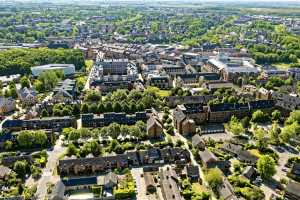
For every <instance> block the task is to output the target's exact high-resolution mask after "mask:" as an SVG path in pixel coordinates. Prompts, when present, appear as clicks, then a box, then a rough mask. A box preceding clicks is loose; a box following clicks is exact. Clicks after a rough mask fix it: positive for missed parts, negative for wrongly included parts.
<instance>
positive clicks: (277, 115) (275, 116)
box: [272, 110, 281, 121]
mask: <svg viewBox="0 0 300 200" xmlns="http://www.w3.org/2000/svg"><path fill="white" fill-rule="evenodd" d="M280 118H281V112H280V111H279V110H274V111H273V112H272V120H273V121H278V120H280Z"/></svg>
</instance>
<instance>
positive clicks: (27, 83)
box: [20, 76, 30, 88]
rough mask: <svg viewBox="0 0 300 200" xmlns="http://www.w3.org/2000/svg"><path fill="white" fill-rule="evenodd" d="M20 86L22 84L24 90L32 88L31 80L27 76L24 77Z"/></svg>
mask: <svg viewBox="0 0 300 200" xmlns="http://www.w3.org/2000/svg"><path fill="white" fill-rule="evenodd" d="M20 84H21V87H22V88H25V87H27V88H30V80H29V78H28V77H27V76H23V77H22V78H21V79H20Z"/></svg>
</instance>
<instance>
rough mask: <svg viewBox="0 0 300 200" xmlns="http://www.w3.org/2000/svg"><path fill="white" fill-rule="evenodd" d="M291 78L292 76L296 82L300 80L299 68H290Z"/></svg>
mask: <svg viewBox="0 0 300 200" xmlns="http://www.w3.org/2000/svg"><path fill="white" fill-rule="evenodd" d="M288 73H289V76H291V77H292V78H293V79H295V80H298V81H299V80H300V69H299V68H293V67H290V68H288Z"/></svg>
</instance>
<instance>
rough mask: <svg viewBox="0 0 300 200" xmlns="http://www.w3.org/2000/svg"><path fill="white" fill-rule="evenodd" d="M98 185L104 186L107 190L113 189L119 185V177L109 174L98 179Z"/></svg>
mask: <svg viewBox="0 0 300 200" xmlns="http://www.w3.org/2000/svg"><path fill="white" fill-rule="evenodd" d="M97 182H98V185H101V186H103V187H104V188H105V189H113V188H114V187H116V186H117V185H118V183H119V177H118V175H117V174H115V173H113V172H108V173H107V174H105V175H104V176H100V177H98V180H97Z"/></svg>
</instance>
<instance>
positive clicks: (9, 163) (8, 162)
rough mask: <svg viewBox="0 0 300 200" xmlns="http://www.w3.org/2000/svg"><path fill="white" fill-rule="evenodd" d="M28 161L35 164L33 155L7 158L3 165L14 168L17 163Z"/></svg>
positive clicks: (2, 162) (2, 161)
mask: <svg viewBox="0 0 300 200" xmlns="http://www.w3.org/2000/svg"><path fill="white" fill-rule="evenodd" d="M21 160H26V161H27V162H28V163H32V162H33V158H32V156H31V155H17V156H5V157H3V158H2V160H1V164H2V165H4V166H7V167H12V166H13V164H14V163H15V162H17V161H21Z"/></svg>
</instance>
